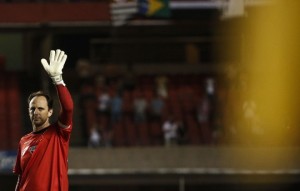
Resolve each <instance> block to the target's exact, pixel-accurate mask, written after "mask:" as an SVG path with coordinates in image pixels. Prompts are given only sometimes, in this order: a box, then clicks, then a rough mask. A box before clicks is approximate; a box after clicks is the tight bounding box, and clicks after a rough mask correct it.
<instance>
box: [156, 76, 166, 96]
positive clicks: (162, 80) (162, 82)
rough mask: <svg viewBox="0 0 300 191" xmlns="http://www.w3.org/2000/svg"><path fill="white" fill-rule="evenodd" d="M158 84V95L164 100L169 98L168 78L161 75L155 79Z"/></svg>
mask: <svg viewBox="0 0 300 191" xmlns="http://www.w3.org/2000/svg"><path fill="white" fill-rule="evenodd" d="M155 82H156V93H158V94H159V95H160V96H162V97H163V98H167V97H168V78H167V76H165V75H159V76H157V77H156V79H155Z"/></svg>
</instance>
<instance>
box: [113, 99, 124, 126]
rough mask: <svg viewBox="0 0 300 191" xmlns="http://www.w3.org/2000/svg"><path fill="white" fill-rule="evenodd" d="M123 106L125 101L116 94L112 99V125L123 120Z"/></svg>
mask: <svg viewBox="0 0 300 191" xmlns="http://www.w3.org/2000/svg"><path fill="white" fill-rule="evenodd" d="M122 104H123V100H122V97H121V95H120V94H118V93H115V95H114V96H113V97H112V99H111V105H110V111H111V123H116V122H119V121H120V120H121V118H122Z"/></svg>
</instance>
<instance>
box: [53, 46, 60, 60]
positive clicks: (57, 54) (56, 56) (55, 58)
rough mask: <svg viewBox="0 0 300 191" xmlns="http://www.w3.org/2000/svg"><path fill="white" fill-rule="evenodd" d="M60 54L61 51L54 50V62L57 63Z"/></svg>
mask: <svg viewBox="0 0 300 191" xmlns="http://www.w3.org/2000/svg"><path fill="white" fill-rule="evenodd" d="M60 52H61V51H60V50H59V49H57V50H56V53H55V57H54V60H55V61H56V62H57V61H59V60H58V58H59V55H60Z"/></svg>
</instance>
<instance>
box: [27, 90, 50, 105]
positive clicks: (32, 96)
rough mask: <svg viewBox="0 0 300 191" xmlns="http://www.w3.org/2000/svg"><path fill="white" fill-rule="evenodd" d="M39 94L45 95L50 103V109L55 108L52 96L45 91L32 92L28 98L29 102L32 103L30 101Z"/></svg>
mask: <svg viewBox="0 0 300 191" xmlns="http://www.w3.org/2000/svg"><path fill="white" fill-rule="evenodd" d="M37 96H43V97H45V98H46V100H47V103H48V108H49V109H53V99H52V98H51V97H50V95H48V94H46V93H45V92H43V91H36V92H33V93H31V94H30V95H29V96H28V99H27V102H28V104H29V103H30V101H31V100H32V99H33V98H34V97H37Z"/></svg>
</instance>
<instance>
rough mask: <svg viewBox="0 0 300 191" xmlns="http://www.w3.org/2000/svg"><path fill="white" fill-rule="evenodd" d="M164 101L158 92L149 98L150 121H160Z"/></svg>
mask: <svg viewBox="0 0 300 191" xmlns="http://www.w3.org/2000/svg"><path fill="white" fill-rule="evenodd" d="M164 106H165V102H164V100H163V99H162V97H161V96H160V95H159V94H156V96H155V97H154V98H153V99H152V100H151V103H150V117H151V121H152V122H161V120H162V114H163V109H164Z"/></svg>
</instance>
